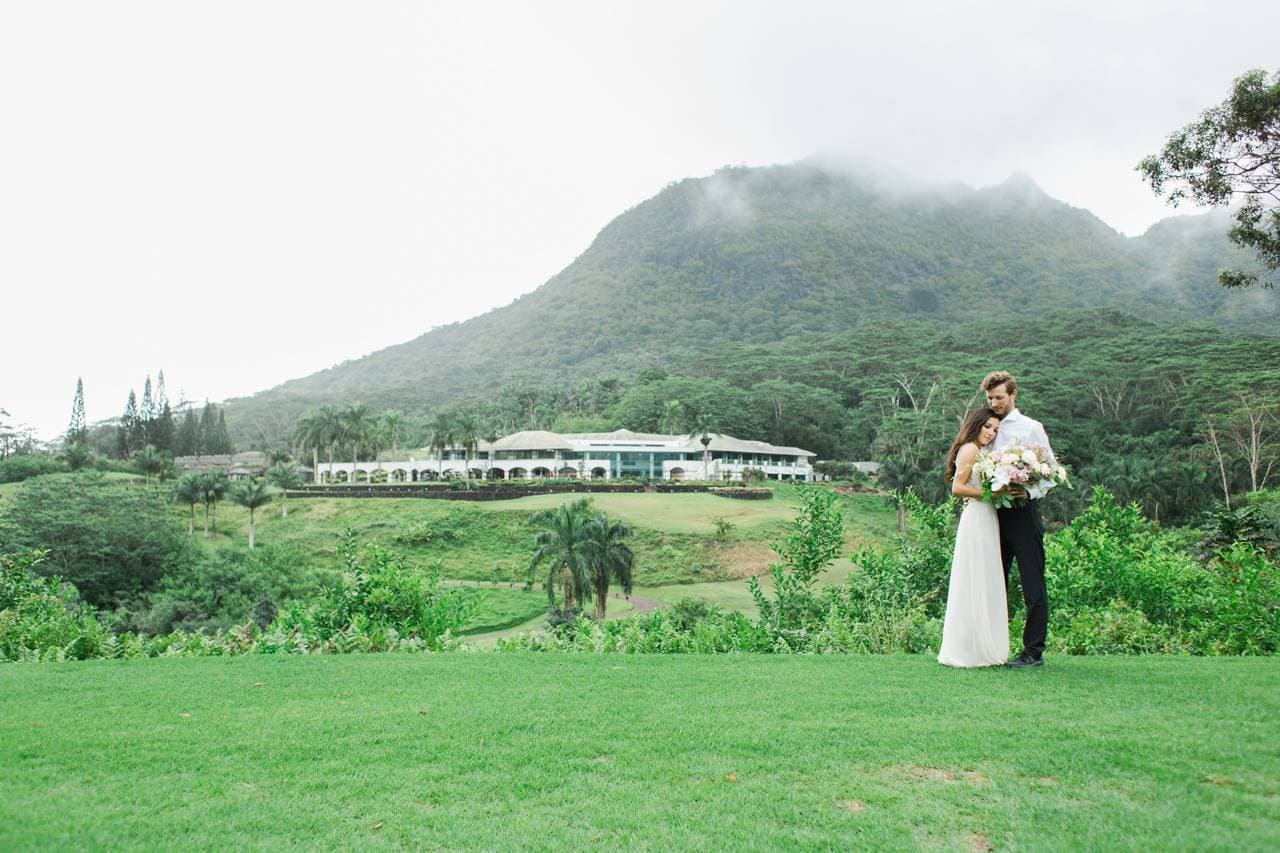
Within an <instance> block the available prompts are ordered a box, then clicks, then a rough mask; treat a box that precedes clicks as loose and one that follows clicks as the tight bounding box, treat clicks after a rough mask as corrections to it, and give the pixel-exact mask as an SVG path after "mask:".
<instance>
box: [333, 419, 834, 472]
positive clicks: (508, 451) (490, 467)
mask: <svg viewBox="0 0 1280 853" xmlns="http://www.w3.org/2000/svg"><path fill="white" fill-rule="evenodd" d="M710 438H711V442H710V444H709V445H708V446H707V447H706V448H705V449H704V448H703V446H702V440H701V438H690V437H689V436H684V435H654V434H649V433H637V432H631V431H630V430H626V429H620V430H615V431H614V432H599V433H596V432H589V433H571V434H570V433H566V434H559V433H554V432H542V431H528V432H517V433H512V434H511V435H508V436H504V437H502V438H500V439H498V440H497V441H495V442H493V443H492V444H490V443H489V442H487V441H482V442H480V443H479V445H478V446H477V448H476V449H475V450H474V451H473V452H472V453H471V458H470V460H468V459H467V458H466V454H465V453H464V452H463V450H462V448H461V447H453V448H450V449H448V450H446V451H444V453H442V454H437V453H435V452H434V451H428V450H422V451H418V453H421V454H422V455H421V456H419V455H418V454H417V453H415V454H412V455H411V456H410V458H408V459H396V460H385V459H384V460H379V461H376V462H356V463H352V462H338V461H335V462H334V463H333V465H332V469H331V468H330V465H329V463H327V462H321V463H320V465H319V469H318V470H317V471H316V482H317V483H321V482H323V483H328V482H334V483H348V482H391V483H413V482H421V481H423V480H437V479H461V478H463V477H464V476H467V475H469V476H470V478H471V479H485V480H536V479H541V478H546V477H567V478H576V479H583V480H588V479H589V480H610V479H615V478H618V477H636V478H640V477H648V478H649V479H651V480H741V479H743V473H744V472H745V471H747V470H748V469H754V470H755V471H759V472H761V474H763V476H764V477H765V478H766V479H769V480H812V479H813V468H812V466H811V464H810V462H811V460H812V458H813V457H814V456H815V455H816V454H814V453H811V452H809V451H808V450H801V449H800V448H798V447H778V446H777V445H773V444H767V443H765V442H763V441H744V440H743V439H740V438H734V437H732V436H728V435H718V434H712V435H711V436H710ZM704 451H705V452H704ZM707 457H709V459H708V458H707ZM353 469H354V470H353ZM330 470H332V472H333V473H332V475H330Z"/></svg>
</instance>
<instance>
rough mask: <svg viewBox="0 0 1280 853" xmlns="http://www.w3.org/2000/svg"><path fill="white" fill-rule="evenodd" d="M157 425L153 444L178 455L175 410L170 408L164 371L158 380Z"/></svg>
mask: <svg viewBox="0 0 1280 853" xmlns="http://www.w3.org/2000/svg"><path fill="white" fill-rule="evenodd" d="M154 406H155V414H156V416H155V423H154V426H153V427H152V429H151V443H152V444H154V445H155V446H156V449H157V450H160V451H162V452H164V453H168V454H170V455H177V450H176V448H175V447H174V440H175V433H176V429H175V427H174V424H173V410H172V409H170V408H169V398H168V396H166V395H165V391H164V371H163V370H162V371H160V375H159V377H157V379H156V396H155V402H154Z"/></svg>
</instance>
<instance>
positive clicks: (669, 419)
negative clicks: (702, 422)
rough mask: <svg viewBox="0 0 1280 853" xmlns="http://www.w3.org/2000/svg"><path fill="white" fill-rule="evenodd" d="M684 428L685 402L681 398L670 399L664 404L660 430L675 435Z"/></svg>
mask: <svg viewBox="0 0 1280 853" xmlns="http://www.w3.org/2000/svg"><path fill="white" fill-rule="evenodd" d="M682 429H684V404H683V403H681V402H680V401H679V400H668V401H667V402H666V403H664V404H663V406H662V417H660V418H659V419H658V432H663V433H666V434H667V435H675V434H676V433H678V432H680V430H682Z"/></svg>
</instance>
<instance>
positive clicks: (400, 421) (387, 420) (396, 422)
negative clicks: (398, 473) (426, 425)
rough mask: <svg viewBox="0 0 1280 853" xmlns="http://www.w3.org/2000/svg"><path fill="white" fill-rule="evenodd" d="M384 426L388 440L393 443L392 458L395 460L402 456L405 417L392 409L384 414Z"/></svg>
mask: <svg viewBox="0 0 1280 853" xmlns="http://www.w3.org/2000/svg"><path fill="white" fill-rule="evenodd" d="M382 425H383V427H385V428H386V431H387V440H388V441H389V442H391V458H393V459H395V458H396V457H398V456H399V454H400V447H399V441H400V432H401V430H403V429H404V415H403V414H402V413H400V412H397V411H396V410H394V409H392V410H391V411H389V412H383V413H382Z"/></svg>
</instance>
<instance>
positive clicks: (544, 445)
mask: <svg viewBox="0 0 1280 853" xmlns="http://www.w3.org/2000/svg"><path fill="white" fill-rule="evenodd" d="M480 449H481V450H574V449H575V447H574V445H572V444H570V443H569V442H568V441H566V440H565V437H564V436H561V435H559V434H557V433H554V432H546V431H545V430H526V431H524V432H513V433H511V435H504V436H503V437H502V438H500V439H498V440H497V441H495V442H493V444H490V443H489V442H487V441H482V442H480Z"/></svg>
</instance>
